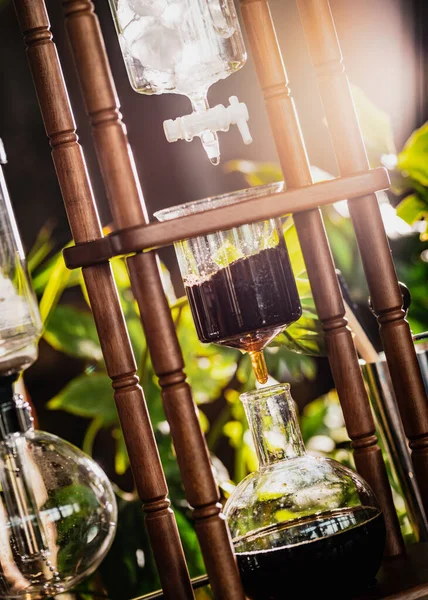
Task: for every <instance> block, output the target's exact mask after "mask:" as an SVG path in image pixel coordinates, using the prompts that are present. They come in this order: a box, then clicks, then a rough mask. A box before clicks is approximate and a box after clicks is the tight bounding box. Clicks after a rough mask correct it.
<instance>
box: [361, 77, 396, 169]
mask: <svg viewBox="0 0 428 600" xmlns="http://www.w3.org/2000/svg"><path fill="white" fill-rule="evenodd" d="M351 92H352V96H353V99H354V103H355V108H356V111H357V115H358V120H359V122H360V127H361V133H362V134H363V138H364V142H365V144H366V148H367V153H368V155H369V160H370V165H371V166H372V167H377V166H379V165H380V157H381V156H382V155H384V154H396V148H395V144H394V133H393V129H392V124H391V119H390V117H389V115H387V114H386V113H385V112H383V111H382V110H380V109H379V108H378V107H377V106H376V105H375V104H373V102H372V101H371V100H369V98H368V97H367V96H366V95H365V94H364V92H363V91H362V90H361V89H360V88H359V87H357V86H355V85H351Z"/></svg>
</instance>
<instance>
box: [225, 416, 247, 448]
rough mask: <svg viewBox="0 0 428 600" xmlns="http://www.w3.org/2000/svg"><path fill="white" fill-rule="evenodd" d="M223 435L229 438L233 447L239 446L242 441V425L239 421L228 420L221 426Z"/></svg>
mask: <svg viewBox="0 0 428 600" xmlns="http://www.w3.org/2000/svg"><path fill="white" fill-rule="evenodd" d="M223 433H224V435H225V436H226V437H227V438H229V441H230V444H231V446H232V447H233V448H239V447H240V445H241V443H242V435H243V426H242V423H241V422H240V421H229V422H228V423H226V424H225V426H224V427H223Z"/></svg>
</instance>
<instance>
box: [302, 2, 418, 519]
mask: <svg viewBox="0 0 428 600" xmlns="http://www.w3.org/2000/svg"><path fill="white" fill-rule="evenodd" d="M297 5H298V7H299V10H300V16H301V21H302V25H303V29H304V32H305V35H306V40H307V43H308V46H309V50H310V53H311V56H312V61H313V64H314V66H315V69H316V72H317V77H318V85H319V90H320V94H321V99H322V101H323V106H324V112H325V115H326V118H327V122H328V126H329V131H330V135H331V138H332V141H333V147H334V150H335V154H336V158H337V162H338V165H339V169H340V172H341V174H342V175H350V174H352V173H357V172H361V171H365V170H367V168H368V167H369V163H368V159H367V154H366V150H365V147H364V142H363V139H362V136H361V131H360V128H359V124H358V119H357V115H356V112H355V107H354V103H353V100H352V94H351V90H350V87H349V82H348V78H347V76H346V73H345V70H344V65H343V62H342V53H341V49H340V45H339V40H338V38H337V34H336V29H335V25H334V21H333V17H332V14H331V11H330V6H329V2H328V0H297ZM349 211H350V213H351V219H352V222H353V225H354V229H355V233H356V237H357V241H358V245H359V248H360V253H361V258H362V261H363V266H364V271H365V274H366V278H367V283H368V285H369V289H370V295H371V302H372V306H373V308H374V311H375V312H376V313H377V315H378V322H379V326H380V335H381V338H382V343H383V347H384V349H385V355H386V359H387V362H388V366H389V371H390V373H391V379H392V382H393V385H394V389H395V394H396V397H397V401H398V405H399V409H400V413H401V418H402V420H403V425H404V430H405V433H406V436H407V438H408V439H409V445H410V448H411V450H412V460H413V465H414V469H415V475H416V479H417V481H418V484H419V487H420V491H421V496H422V500H423V502H424V507H425V511H426V512H427V513H428V402H427V396H426V393H425V388H424V383H423V380H422V376H421V373H420V369H419V365H418V361H417V358H416V353H415V349H414V344H413V339H412V335H411V331H410V327H409V325H408V323H407V321H406V319H405V312H404V310H403V309H402V304H403V299H402V296H401V292H400V288H399V286H398V281H397V275H396V272H395V268H394V263H393V261H392V257H391V250H390V248H389V244H388V239H387V237H386V234H385V229H384V226H383V222H382V217H381V214H380V210H379V205H378V202H377V198H376V196H375V194H369V195H366V196H364V197H363V198H360V199H355V200H353V201H351V202H349Z"/></svg>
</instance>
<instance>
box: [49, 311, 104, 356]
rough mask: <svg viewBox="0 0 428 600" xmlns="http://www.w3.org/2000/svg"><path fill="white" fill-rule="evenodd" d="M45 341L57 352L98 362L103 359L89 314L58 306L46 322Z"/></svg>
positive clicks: (92, 320) (95, 330)
mask: <svg viewBox="0 0 428 600" xmlns="http://www.w3.org/2000/svg"><path fill="white" fill-rule="evenodd" d="M44 338H45V340H46V341H47V342H48V343H49V344H50V345H51V346H52V347H53V348H55V350H58V351H59V352H64V353H65V354H69V355H70V356H75V357H77V358H82V359H86V360H91V361H95V362H100V361H102V359H103V355H102V352H101V346H100V343H99V340H98V334H97V329H96V327H95V323H94V319H93V317H92V315H91V314H90V313H86V312H83V311H81V310H78V309H77V308H74V307H73V306H68V305H66V304H58V305H57V307H56V308H55V309H54V310H53V311H52V313H51V316H50V318H49V320H48V322H47V325H46V328H45V332H44Z"/></svg>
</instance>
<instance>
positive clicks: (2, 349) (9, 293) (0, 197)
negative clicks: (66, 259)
mask: <svg viewBox="0 0 428 600" xmlns="http://www.w3.org/2000/svg"><path fill="white" fill-rule="evenodd" d="M5 162H6V156H5V153H4V149H3V145H2V143H1V140H0V165H1V164H4V163H5ZM41 330H42V325H41V320H40V315H39V309H38V306H37V300H36V297H35V295H34V291H33V288H32V286H31V283H30V279H29V275H28V271H27V266H26V261H25V255H24V251H23V249H22V244H21V240H20V237H19V232H18V228H17V226H16V221H15V216H14V214H13V210H12V205H11V202H10V198H9V194H8V190H7V187H6V182H5V179H4V175H3V171H2V168H1V166H0V375H2V376H3V375H8V374H9V373H18V372H20V371H22V370H23V369H25V368H27V367H28V366H29V365H30V364H31V363H33V362H34V361H35V359H36V358H37V342H38V339H39V337H40V334H41Z"/></svg>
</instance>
